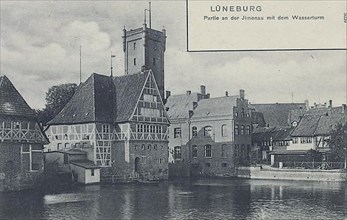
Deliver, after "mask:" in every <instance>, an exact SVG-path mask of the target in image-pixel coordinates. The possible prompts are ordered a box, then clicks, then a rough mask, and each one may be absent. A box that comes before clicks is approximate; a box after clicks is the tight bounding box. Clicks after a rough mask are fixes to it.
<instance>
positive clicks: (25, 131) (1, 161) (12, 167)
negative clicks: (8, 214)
mask: <svg viewBox="0 0 347 220" xmlns="http://www.w3.org/2000/svg"><path fill="white" fill-rule="evenodd" d="M47 143H48V140H47V138H46V136H45V135H44V133H43V132H42V129H41V127H40V125H39V124H38V121H37V118H36V114H35V112H34V110H32V109H31V108H30V107H29V105H28V104H27V103H26V102H25V100H24V99H23V97H22V96H21V95H20V93H19V92H18V91H17V90H16V88H15V87H14V85H13V84H12V82H11V81H10V80H9V79H8V78H7V77H6V76H0V192H1V191H16V190H23V189H29V188H33V187H34V186H35V183H37V182H38V180H39V177H40V174H41V173H42V172H43V169H44V162H43V145H44V144H47Z"/></svg>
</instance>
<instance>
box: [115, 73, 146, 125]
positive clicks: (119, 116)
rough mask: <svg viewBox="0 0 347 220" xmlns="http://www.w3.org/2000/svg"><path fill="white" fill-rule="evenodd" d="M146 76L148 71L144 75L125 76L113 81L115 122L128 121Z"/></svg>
mask: <svg viewBox="0 0 347 220" xmlns="http://www.w3.org/2000/svg"><path fill="white" fill-rule="evenodd" d="M148 74H149V71H145V72H144V73H138V74H132V75H125V76H120V77H115V78H114V79H113V82H114V84H115V86H116V102H117V105H116V106H117V110H116V112H117V113H116V118H115V121H116V122H124V121H128V120H129V118H130V117H131V115H132V113H133V111H134V109H135V107H136V104H137V101H138V99H139V97H140V95H141V92H142V88H143V86H144V84H145V82H146V79H147V77H148Z"/></svg>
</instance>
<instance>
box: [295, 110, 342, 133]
mask: <svg viewBox="0 0 347 220" xmlns="http://www.w3.org/2000/svg"><path fill="white" fill-rule="evenodd" d="M346 118H347V117H346V111H345V112H343V111H342V107H333V108H317V109H310V110H309V111H308V112H307V113H305V115H304V116H303V117H302V119H301V120H300V122H299V124H298V126H297V127H296V128H295V129H294V131H293V133H292V136H295V137H300V136H301V137H305V136H314V135H329V134H330V133H331V132H332V131H333V130H334V129H335V127H336V126H337V125H338V124H345V123H346Z"/></svg>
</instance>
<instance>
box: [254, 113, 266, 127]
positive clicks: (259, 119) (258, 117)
mask: <svg viewBox="0 0 347 220" xmlns="http://www.w3.org/2000/svg"><path fill="white" fill-rule="evenodd" d="M251 117H252V124H257V125H258V126H259V127H265V126H266V122H265V119H264V115H263V113H261V112H256V111H252V112H251Z"/></svg>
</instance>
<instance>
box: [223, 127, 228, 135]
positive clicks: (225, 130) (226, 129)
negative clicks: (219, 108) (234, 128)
mask: <svg viewBox="0 0 347 220" xmlns="http://www.w3.org/2000/svg"><path fill="white" fill-rule="evenodd" d="M227 136H228V126H227V125H222V137H227Z"/></svg>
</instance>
